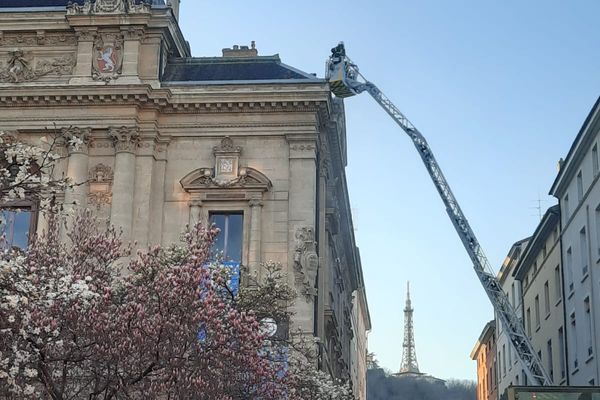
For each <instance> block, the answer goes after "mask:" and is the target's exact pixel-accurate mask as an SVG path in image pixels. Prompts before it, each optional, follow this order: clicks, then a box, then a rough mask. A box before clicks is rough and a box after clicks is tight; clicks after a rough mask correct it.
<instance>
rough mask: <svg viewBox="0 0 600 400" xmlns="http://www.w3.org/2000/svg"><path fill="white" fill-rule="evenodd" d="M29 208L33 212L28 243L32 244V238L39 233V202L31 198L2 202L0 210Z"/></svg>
mask: <svg viewBox="0 0 600 400" xmlns="http://www.w3.org/2000/svg"><path fill="white" fill-rule="evenodd" d="M14 210H27V211H29V212H30V213H31V217H30V220H29V230H28V232H27V245H28V246H29V245H30V244H31V238H32V237H34V236H35V235H36V234H37V228H38V219H39V202H38V201H35V200H31V199H20V200H14V201H9V202H4V203H0V211H14Z"/></svg>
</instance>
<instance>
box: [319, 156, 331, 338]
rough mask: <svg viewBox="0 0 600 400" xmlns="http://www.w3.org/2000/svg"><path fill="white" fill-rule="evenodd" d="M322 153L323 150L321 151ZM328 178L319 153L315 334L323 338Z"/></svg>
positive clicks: (326, 262) (326, 261) (326, 283)
mask: <svg viewBox="0 0 600 400" xmlns="http://www.w3.org/2000/svg"><path fill="white" fill-rule="evenodd" d="M323 153H324V152H323ZM328 178H329V164H328V162H327V159H326V156H325V155H324V154H321V160H320V165H319V210H318V218H319V235H318V237H319V241H318V244H317V246H318V251H319V273H318V282H317V288H318V290H317V335H318V336H319V337H320V338H322V339H325V333H326V332H325V309H326V308H327V306H328V303H329V295H328V290H327V288H328V287H329V265H328V264H329V263H328V261H329V260H328V257H327V254H328V251H327V249H328V248H329V239H328V236H327V231H326V211H327V180H328Z"/></svg>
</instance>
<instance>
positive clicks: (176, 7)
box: [167, 0, 181, 21]
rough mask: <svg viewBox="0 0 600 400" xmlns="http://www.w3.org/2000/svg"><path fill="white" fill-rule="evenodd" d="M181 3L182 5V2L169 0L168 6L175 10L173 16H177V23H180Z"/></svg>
mask: <svg viewBox="0 0 600 400" xmlns="http://www.w3.org/2000/svg"><path fill="white" fill-rule="evenodd" d="M179 3H181V0H167V5H168V6H169V7H171V9H172V10H173V15H175V19H176V20H177V21H179Z"/></svg>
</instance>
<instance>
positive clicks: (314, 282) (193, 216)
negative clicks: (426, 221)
mask: <svg viewBox="0 0 600 400" xmlns="http://www.w3.org/2000/svg"><path fill="white" fill-rule="evenodd" d="M183 6H185V4H184V5H183ZM178 10H179V1H174V2H172V1H169V2H167V4H165V2H164V1H163V0H153V1H150V2H139V1H134V0H96V1H95V2H91V1H89V0H80V1H66V0H64V1H60V0H37V1H36V0H1V1H0V130H5V131H14V132H17V133H18V134H19V135H20V136H21V137H22V138H24V139H25V140H32V141H35V140H38V139H39V138H40V137H41V136H43V135H46V134H47V130H50V131H52V130H54V129H60V130H63V131H64V133H65V134H67V135H68V134H76V135H78V136H79V137H82V138H83V139H84V142H85V143H84V145H83V146H81V147H80V148H78V149H71V148H66V147H65V149H64V155H65V158H64V160H62V161H61V162H60V164H59V165H58V166H57V170H56V174H58V175H62V174H64V175H66V176H68V177H70V178H72V179H73V181H74V182H76V183H81V185H78V186H76V187H75V188H74V189H73V190H72V191H68V192H66V193H64V202H65V203H66V204H73V203H76V204H77V207H88V208H91V209H93V210H95V211H96V213H97V215H98V217H99V218H100V219H103V220H106V221H110V222H111V223H112V224H114V225H116V226H118V227H120V228H121V229H122V230H123V237H124V239H125V240H131V241H136V242H137V246H138V247H140V248H143V247H146V246H147V245H151V244H163V245H167V244H170V243H173V242H176V241H178V239H179V235H180V233H181V231H182V230H183V229H185V226H186V224H189V223H194V222H197V221H203V222H209V221H210V222H214V223H216V224H217V225H218V226H219V227H220V228H221V230H222V233H221V236H220V238H219V240H218V243H217V244H218V246H219V249H220V250H222V251H223V254H224V257H225V259H226V261H229V262H231V263H233V264H236V265H239V266H240V270H241V272H240V275H241V281H242V284H249V283H251V281H252V279H254V278H255V277H256V278H259V279H260V277H261V273H262V271H261V267H260V263H261V261H266V260H273V261H276V262H280V263H281V264H282V265H283V266H284V268H286V270H287V272H288V276H289V279H290V282H291V283H293V284H294V285H295V286H296V288H297V289H298V292H299V293H300V296H299V299H298V300H297V302H296V305H295V310H294V311H295V312H296V318H295V320H294V324H293V326H292V327H291V328H292V329H301V330H302V331H303V332H305V334H306V335H308V336H314V337H316V338H317V339H318V343H319V352H320V367H321V368H322V369H323V370H326V371H329V372H330V373H331V374H332V375H333V376H335V377H339V378H343V379H347V380H352V381H353V382H355V383H354V384H355V386H357V387H363V386H364V379H365V377H364V374H363V372H362V371H363V370H364V369H365V365H366V360H365V357H366V331H367V330H368V329H369V328H370V321H369V317H368V306H367V301H366V294H365V291H364V282H363V280H362V271H361V264H360V257H359V253H358V249H357V247H356V243H355V239H354V229H353V225H352V217H351V212H350V204H349V199H348V189H347V183H346V176H345V166H346V163H347V158H346V137H345V135H346V132H345V117H344V105H343V102H342V101H341V100H338V99H333V98H332V97H331V95H330V92H329V88H328V85H327V82H326V81H325V80H323V79H319V78H317V77H315V76H314V75H311V74H307V73H304V72H302V71H299V70H297V69H295V68H292V67H290V66H287V65H285V64H283V63H282V62H281V60H280V59H279V57H278V56H277V55H274V56H259V55H258V51H257V49H256V48H255V46H254V44H252V45H251V46H234V48H232V49H224V51H223V57H204V58H196V57H192V55H191V50H190V47H189V45H188V43H187V42H186V40H185V38H184V36H183V34H182V32H181V30H180V28H179V25H178V23H177V17H178ZM24 207H28V206H27V205H24ZM30 211H32V212H34V210H33V209H31V210H30ZM23 215H25V214H23ZM31 215H32V218H31V221H30V222H31V224H30V226H32V225H34V224H35V223H36V221H37V218H36V216H35V214H31ZM37 225H38V229H42V228H43V225H44V222H43V220H39V221H37ZM15 226H16V225H15ZM17 230H18V229H17ZM17 236H18V232H17V233H15V238H16V237H17ZM352 371H358V372H355V373H354V374H352ZM351 375H354V376H351ZM361 391H362V389H361ZM360 398H364V395H362V396H361V397H360Z"/></svg>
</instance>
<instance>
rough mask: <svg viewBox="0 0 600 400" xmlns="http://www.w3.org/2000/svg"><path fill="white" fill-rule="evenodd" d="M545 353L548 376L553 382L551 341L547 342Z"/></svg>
mask: <svg viewBox="0 0 600 400" xmlns="http://www.w3.org/2000/svg"><path fill="white" fill-rule="evenodd" d="M546 351H547V353H548V355H547V357H546V359H547V360H548V373H549V374H550V379H551V380H552V381H554V360H553V359H552V340H548V343H547V345H546Z"/></svg>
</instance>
